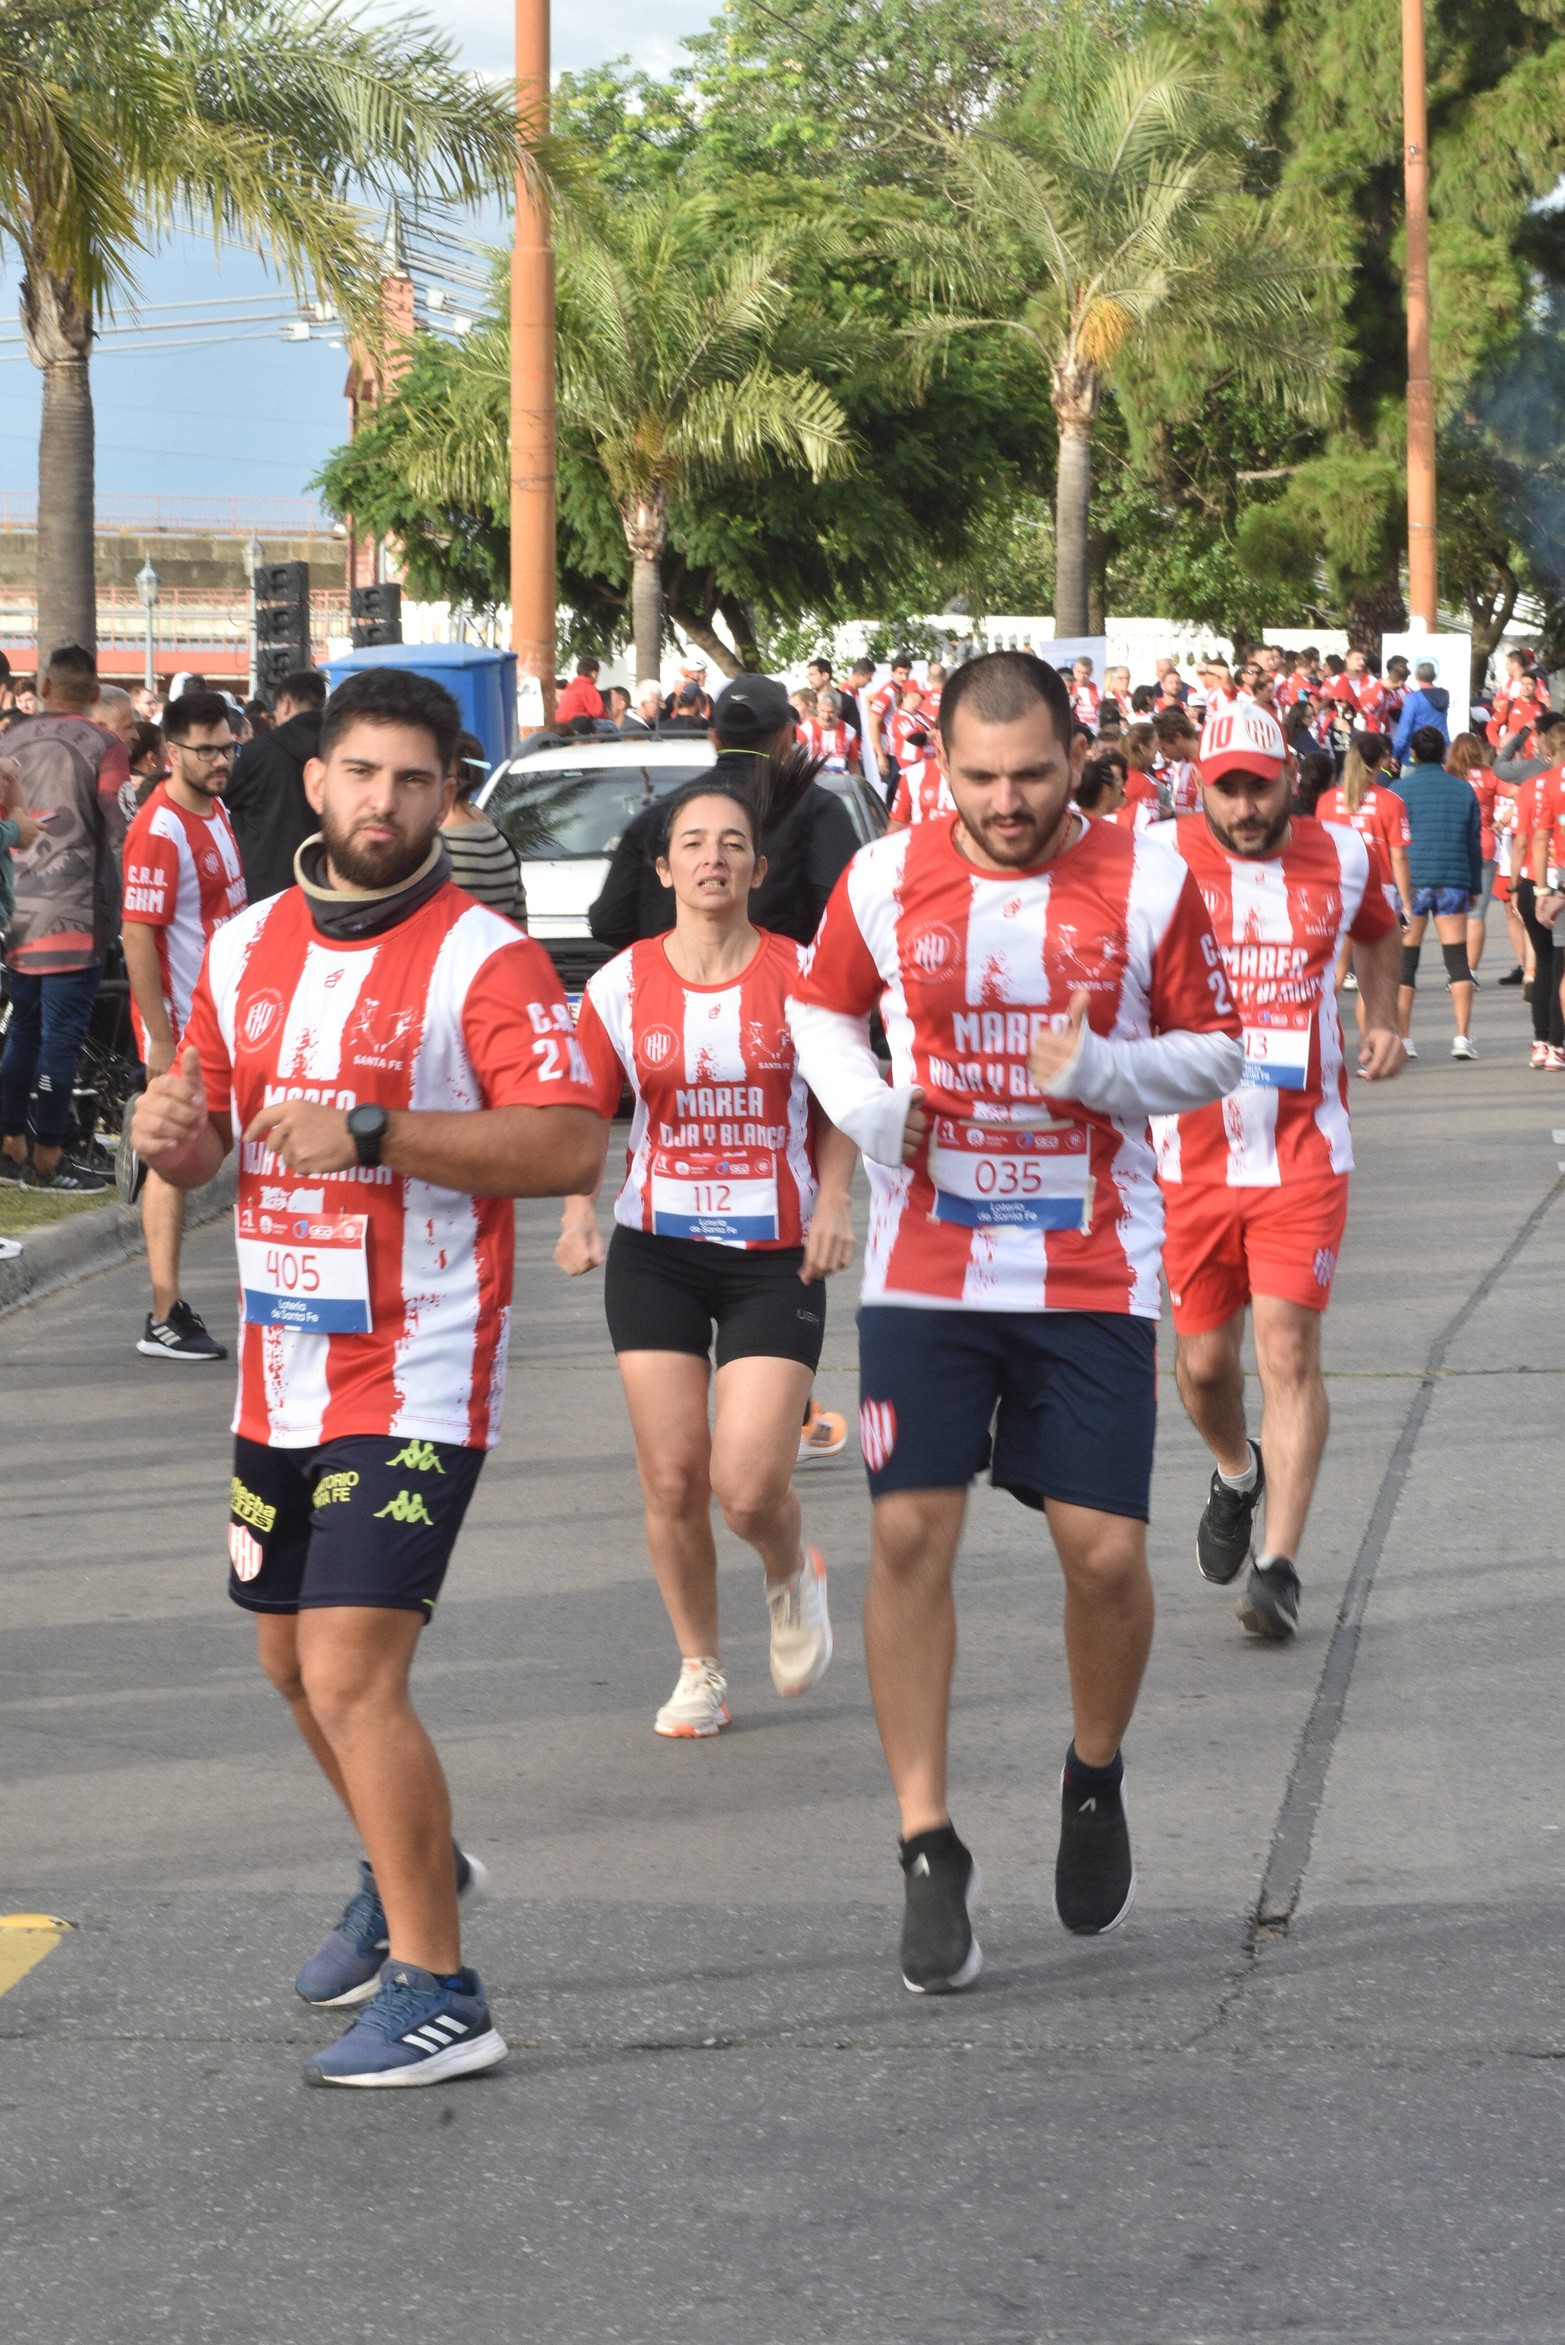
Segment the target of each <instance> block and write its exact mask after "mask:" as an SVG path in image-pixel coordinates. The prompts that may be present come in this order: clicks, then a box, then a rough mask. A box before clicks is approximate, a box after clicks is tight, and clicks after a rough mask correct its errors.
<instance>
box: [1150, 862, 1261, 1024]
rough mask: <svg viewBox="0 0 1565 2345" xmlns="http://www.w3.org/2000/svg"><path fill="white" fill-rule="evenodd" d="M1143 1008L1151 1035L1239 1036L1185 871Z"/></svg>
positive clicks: (1234, 1009)
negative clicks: (1148, 1017)
mask: <svg viewBox="0 0 1565 2345" xmlns="http://www.w3.org/2000/svg"><path fill="white" fill-rule="evenodd" d="M1154 851H1155V850H1154V849H1153V848H1152V847H1150V846H1149V847H1148V848H1147V849H1146V850H1145V852H1146V853H1147V854H1149V855H1150V854H1152V853H1153V852H1154ZM1148 1007H1149V1008H1150V1009H1151V1012H1152V1031H1153V1032H1154V1034H1172V1033H1185V1034H1233V1035H1236V1036H1237V1035H1240V1034H1242V1033H1243V1032H1244V1024H1243V1021H1242V1020H1241V1018H1240V1016H1239V1010H1238V1006H1237V1004H1236V1003H1235V1001H1234V997H1233V993H1232V990H1231V988H1230V986H1229V983H1228V972H1227V970H1226V969H1225V968H1224V966H1223V956H1222V952H1221V949H1220V948H1219V945H1218V942H1217V938H1216V936H1215V934H1214V933H1213V929H1212V923H1211V920H1210V918H1209V916H1208V914H1207V909H1206V906H1205V904H1204V903H1203V902H1202V900H1201V890H1200V889H1199V888H1198V887H1197V885H1196V879H1195V873H1194V872H1193V871H1190V870H1188V869H1187V870H1186V872H1185V876H1184V884H1183V886H1182V887H1181V888H1180V891H1179V898H1178V901H1177V903H1176V904H1175V906H1174V912H1173V917H1172V919H1171V920H1170V921H1169V923H1168V926H1167V927H1166V928H1165V929H1164V931H1163V934H1162V937H1161V939H1160V940H1159V942H1158V944H1157V946H1156V948H1155V950H1154V951H1153V954H1152V984H1151V989H1150V992H1149V994H1148Z"/></svg>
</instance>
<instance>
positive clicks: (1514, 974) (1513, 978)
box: [1499, 965, 1524, 985]
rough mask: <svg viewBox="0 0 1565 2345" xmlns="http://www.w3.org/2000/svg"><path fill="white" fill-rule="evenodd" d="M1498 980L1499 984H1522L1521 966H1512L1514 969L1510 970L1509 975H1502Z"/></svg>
mask: <svg viewBox="0 0 1565 2345" xmlns="http://www.w3.org/2000/svg"><path fill="white" fill-rule="evenodd" d="M1499 982H1500V984H1501V985H1520V984H1522V983H1523V982H1524V973H1523V971H1522V969H1521V967H1520V966H1519V965H1518V966H1517V967H1516V968H1514V969H1513V970H1512V971H1511V973H1510V975H1509V976H1508V977H1502V978H1501V979H1500V980H1499Z"/></svg>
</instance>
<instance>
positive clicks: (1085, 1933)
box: [1054, 1776, 1136, 1938]
mask: <svg viewBox="0 0 1565 2345" xmlns="http://www.w3.org/2000/svg"><path fill="white" fill-rule="evenodd" d="M1135 1902H1136V1868H1135V1865H1134V1863H1133V1862H1132V1860H1131V1854H1130V1825H1129V1823H1128V1821H1127V1819H1126V1816H1125V1785H1124V1779H1123V1778H1121V1780H1120V1783H1119V1785H1118V1787H1117V1789H1115V1790H1113V1791H1097V1792H1090V1791H1089V1792H1087V1793H1085V1794H1078V1793H1076V1792H1074V1791H1072V1790H1071V1789H1070V1786H1069V1785H1068V1784H1067V1783H1066V1781H1065V1779H1064V1777H1063V1776H1062V1777H1061V1778H1060V1853H1059V1855H1058V1857H1057V1858H1056V1859H1055V1863H1054V1910H1055V1912H1056V1913H1057V1914H1058V1915H1059V1917H1060V1920H1061V1921H1062V1922H1063V1923H1064V1925H1065V1927H1066V1929H1067V1930H1070V1931H1072V1932H1073V1933H1074V1934H1075V1936H1076V1937H1078V1938H1100V1937H1101V1936H1102V1935H1103V1933H1104V1931H1105V1930H1117V1929H1118V1928H1119V1925H1120V1923H1121V1922H1122V1921H1123V1920H1124V1918H1125V1916H1126V1914H1128V1913H1129V1911H1130V1909H1131V1907H1132V1906H1133V1905H1134V1904H1135Z"/></svg>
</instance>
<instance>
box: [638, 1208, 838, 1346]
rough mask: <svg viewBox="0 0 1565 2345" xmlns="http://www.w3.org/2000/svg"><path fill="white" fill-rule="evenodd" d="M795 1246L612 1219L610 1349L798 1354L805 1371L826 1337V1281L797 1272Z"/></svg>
mask: <svg viewBox="0 0 1565 2345" xmlns="http://www.w3.org/2000/svg"><path fill="white" fill-rule="evenodd" d="M803 1260H804V1248H803V1247H802V1246H756V1247H752V1248H741V1247H738V1246H714V1245H713V1244H712V1243H711V1241H710V1240H709V1239H706V1238H659V1237H654V1236H653V1235H652V1234H651V1232H650V1231H648V1230H637V1229H626V1227H625V1226H624V1224H623V1222H616V1223H615V1225H614V1235H613V1237H612V1238H610V1240H609V1258H608V1266H607V1269H606V1271H605V1273H604V1283H603V1302H604V1308H605V1310H606V1311H607V1313H608V1321H609V1335H610V1337H611V1339H612V1341H613V1345H614V1349H615V1350H616V1351H617V1352H690V1353H692V1354H693V1355H694V1356H695V1358H697V1359H700V1360H704V1359H707V1358H708V1357H709V1356H710V1355H711V1351H712V1343H713V1332H714V1330H715V1331H716V1340H717V1365H718V1366H719V1368H726V1367H727V1365H728V1363H729V1361H730V1360H753V1359H766V1360H797V1361H798V1362H799V1365H800V1366H801V1367H803V1368H808V1369H809V1371H810V1373H811V1375H813V1374H814V1373H815V1370H816V1369H817V1368H818V1367H819V1366H820V1360H821V1345H822V1343H823V1342H824V1341H825V1337H826V1286H825V1281H824V1280H822V1279H816V1280H814V1281H813V1282H812V1283H811V1284H810V1285H809V1286H806V1285H805V1283H804V1281H803V1279H802V1278H801V1277H800V1276H799V1265H800V1264H801V1263H802V1261H803Z"/></svg>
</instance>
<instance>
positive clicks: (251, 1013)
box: [239, 985, 283, 1050]
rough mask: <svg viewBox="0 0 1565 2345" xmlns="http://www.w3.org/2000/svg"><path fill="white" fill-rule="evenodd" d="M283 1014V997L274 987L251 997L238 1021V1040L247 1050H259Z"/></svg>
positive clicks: (268, 987) (269, 987)
mask: <svg viewBox="0 0 1565 2345" xmlns="http://www.w3.org/2000/svg"><path fill="white" fill-rule="evenodd" d="M282 1014H283V997H282V995H281V994H280V993H279V992H278V991H277V989H276V987H275V986H271V985H269V986H267V988H266V989H265V991H264V992H262V993H258V994H254V995H252V997H251V999H250V1000H249V1001H247V1002H246V1004H245V1010H244V1016H243V1017H242V1018H241V1019H240V1021H239V1038H240V1040H241V1041H242V1042H243V1043H244V1045H245V1047H246V1049H247V1050H259V1049H260V1047H261V1045H262V1043H263V1042H264V1041H265V1040H266V1038H267V1036H268V1035H269V1034H270V1033H271V1031H272V1028H273V1027H274V1026H275V1025H276V1024H277V1021H278V1019H279V1018H280V1017H281V1016H282Z"/></svg>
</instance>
